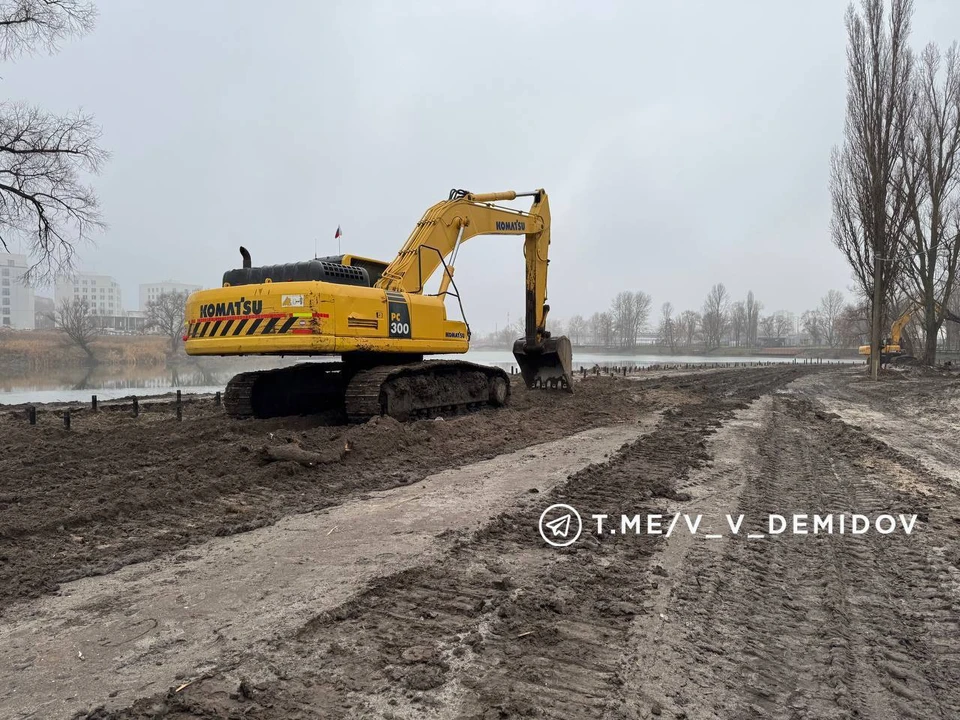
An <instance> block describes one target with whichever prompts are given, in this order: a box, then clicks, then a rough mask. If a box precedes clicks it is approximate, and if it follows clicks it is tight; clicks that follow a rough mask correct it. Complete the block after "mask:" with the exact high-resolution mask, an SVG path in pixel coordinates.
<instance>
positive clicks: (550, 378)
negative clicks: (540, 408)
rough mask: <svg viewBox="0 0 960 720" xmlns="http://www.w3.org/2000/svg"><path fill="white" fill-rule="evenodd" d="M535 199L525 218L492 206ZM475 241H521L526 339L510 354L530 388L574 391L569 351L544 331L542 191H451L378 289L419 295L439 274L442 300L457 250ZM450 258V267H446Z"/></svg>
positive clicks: (546, 233)
mask: <svg viewBox="0 0 960 720" xmlns="http://www.w3.org/2000/svg"><path fill="white" fill-rule="evenodd" d="M521 197H530V198H532V199H533V201H532V204H531V206H530V210H528V211H526V212H523V211H520V210H514V209H512V208H506V207H501V206H499V205H496V204H495V203H496V202H499V201H504V200H516V199H517V198H521ZM477 235H522V236H523V238H524V241H523V255H524V260H525V273H524V285H525V302H524V337H523V338H521V339H520V340H518V341H517V342H516V343H515V344H514V348H513V354H514V357H515V358H516V360H517V364H518V365H519V366H520V372H521V375H522V377H523V379H524V381H525V382H526V383H527V385H528V386H530V387H540V386H550V387H562V388H564V389H567V390H572V388H573V383H572V378H571V371H572V363H573V358H572V355H573V353H572V348H571V346H570V342H569V340H567V338H563V337H561V338H551V337H550V334H549V333H548V332H547V329H546V322H547V314H548V313H549V311H550V307H549V306H548V305H547V304H546V299H547V265H548V263H549V262H550V260H549V250H550V203H549V201H548V199H547V193H546V191H545V190H543V189H539V190H534V191H532V192H520V193H518V192H515V191H513V190H507V191H504V192H496V193H470V192H467V191H465V190H451V191H450V195H449V197H448V199H447V200H444V201H442V202H439V203H437V204H436V205H434V206H433V207H431V208H430V209H429V210H427V212H426V213H424V215H423V217H422V218H421V219H420V222H418V223H417V226H416V227H415V228H414V230H413V232H412V233H411V234H410V237H409V238H408V239H407V242H406V243H404V245H403V247H402V248H401V249H400V252H399V253H398V254H397V257H396V258H395V259H394V260H393V262H391V263H390V264H389V265H388V266H387V268H386V269H385V270H384V271H383V274H382V275H381V277H380V279H379V280H378V281H377V283H376V287H381V288H383V289H384V290H386V291H393V292H408V293H423V291H424V286H425V284H426V283H427V281H428V280H430V278H431V277H432V276H433V274H434V273H435V272H436V271H437V270H438V269H440V268H441V266H442V268H443V273H444V275H443V277H442V279H441V284H440V294H441V295H443V294H445V293H446V292H447V291H448V288H449V286H450V284H451V283H452V281H453V273H454V269H455V268H454V264H455V263H456V257H457V253H458V251H459V249H460V246H461V245H462V244H463V243H465V242H467V241H468V240H470V239H471V238H474V237H476V236H477ZM447 258H450V263H449V264H448V263H447V262H446V260H447Z"/></svg>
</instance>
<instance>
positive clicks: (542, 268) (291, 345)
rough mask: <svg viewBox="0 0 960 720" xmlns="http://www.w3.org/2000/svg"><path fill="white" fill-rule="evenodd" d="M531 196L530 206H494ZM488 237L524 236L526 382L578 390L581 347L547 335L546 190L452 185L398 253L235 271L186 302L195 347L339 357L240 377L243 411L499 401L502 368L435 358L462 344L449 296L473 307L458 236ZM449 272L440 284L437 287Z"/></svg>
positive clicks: (375, 411) (355, 413) (384, 410)
mask: <svg viewBox="0 0 960 720" xmlns="http://www.w3.org/2000/svg"><path fill="white" fill-rule="evenodd" d="M519 197H530V198H532V205H531V207H530V210H529V211H527V212H523V211H520V210H515V209H512V208H509V207H504V206H501V205H498V204H496V203H498V202H500V201H509V200H515V199H516V198H519ZM477 235H519V236H523V238H524V241H523V254H524V258H525V264H526V276H525V286H526V287H525V289H526V302H525V311H526V314H525V335H524V337H522V338H520V339H518V340H517V341H516V342H515V343H514V346H513V354H514V357H515V358H516V360H517V364H518V365H519V367H520V373H521V376H522V378H523V380H524V382H525V383H526V384H527V386H528V387H535V388H554V389H563V390H567V391H572V387H573V384H572V377H571V366H572V349H571V345H570V341H569V340H568V339H567V338H566V337H563V336H561V337H556V338H554V337H551V336H550V333H549V332H548V331H547V327H546V322H547V313H548V311H549V306H548V305H547V304H546V298H547V264H548V262H549V260H548V250H549V246H550V206H549V202H548V199H547V193H546V192H545V191H544V190H535V191H533V192H526V193H523V192H521V193H518V192H514V191H507V192H498V193H486V194H478V193H471V192H467V191H464V190H451V191H450V195H449V197H448V198H447V199H446V200H444V201H442V202H439V203H437V204H436V205H434V206H433V207H431V208H430V209H428V210H427V212H426V213H425V214H424V215H423V217H422V218H421V220H420V222H418V223H417V225H416V227H415V228H414V230H413V232H412V233H411V234H410V237H409V238H408V239H407V242H406V243H405V244H404V245H403V247H402V248H401V249H400V252H399V253H398V254H397V256H396V257H395V258H394V259H393V260H392V261H391V262H389V263H387V262H383V261H380V260H374V259H371V258H364V257H360V256H356V255H349V254H348V255H340V256H333V257H326V258H316V259H314V260H310V261H306V262H298V263H292V264H286V265H270V266H260V267H255V266H253V263H252V261H251V257H250V253H249V252H248V251H247V250H246V249H245V248H242V247H241V248H240V253H241V256H242V258H243V267H241V268H237V269H233V270H228V271H227V272H225V273H224V275H223V285H222V287H219V288H215V289H210V290H200V291H198V292H195V293H193V294H192V295H190V297H189V298H188V299H187V305H186V318H187V330H186V334H185V335H184V341H185V344H186V351H187V354H189V355H305V356H324V355H326V356H329V355H339V356H340V362H309V363H301V364H298V365H294V366H292V367H287V368H279V369H274V370H261V371H254V372H245V373H241V374H239V375H237V376H235V377H234V378H232V379H231V380H230V382H229V383H228V384H227V388H226V391H225V393H224V396H223V402H224V407H225V408H226V410H227V412H228V413H229V414H230V415H232V416H234V417H278V416H284V415H297V414H309V413H317V412H323V411H326V410H341V409H342V412H343V413H344V414H345V415H346V419H347V420H348V421H350V422H363V421H365V420H367V419H369V418H371V417H374V416H377V415H390V416H393V417H396V418H398V419H401V420H404V419H408V418H413V417H419V416H426V415H435V414H438V413H449V412H457V411H460V410H465V409H473V408H478V407H482V406H487V405H493V406H501V405H504V404H506V403H507V401H508V398H509V395H510V378H509V375H507V373H506V372H504V371H503V370H502V369H500V368H494V367H488V366H485V365H478V364H476V363H471V362H465V361H461V360H424V355H441V354H455V353H464V352H466V351H467V350H468V348H469V343H470V328H469V325H468V324H467V323H466V320H465V319H464V320H462V321H461V320H453V319H450V318H448V317H447V310H446V305H445V300H446V298H447V297H448V296H450V297H453V298H455V299H456V300H457V302H458V304H459V306H460V314H461V317H463V305H462V303H461V301H460V296H459V293H458V292H457V289H456V283H455V282H454V279H453V278H454V264H455V263H456V258H457V253H458V252H459V249H460V246H461V245H462V244H463V243H464V242H466V241H467V240H469V239H470V238H472V237H475V236H477ZM437 271H441V272H442V275H441V277H440V282H439V288H438V291H437V292H436V293H430V294H428V293H427V292H426V291H425V286H426V285H427V283H428V281H430V279H431V278H432V277H433V276H434V274H435V273H436V272H437Z"/></svg>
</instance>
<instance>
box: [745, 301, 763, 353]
mask: <svg viewBox="0 0 960 720" xmlns="http://www.w3.org/2000/svg"><path fill="white" fill-rule="evenodd" d="M746 310H747V329H746V332H747V345H749V346H751V347H755V346H756V345H757V336H758V335H759V330H760V313H761V311H762V310H763V303H761V302H758V301H757V299H756V298H755V297H754V296H753V290H750V291H749V292H748V293H747V305H746Z"/></svg>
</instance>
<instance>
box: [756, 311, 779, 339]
mask: <svg viewBox="0 0 960 720" xmlns="http://www.w3.org/2000/svg"><path fill="white" fill-rule="evenodd" d="M759 325H760V332H761V333H763V336H764V337H766V338H772V337H773V336H774V334H775V333H776V325H777V320H776V316H775V315H766V316H764V317H762V318H760V323H759Z"/></svg>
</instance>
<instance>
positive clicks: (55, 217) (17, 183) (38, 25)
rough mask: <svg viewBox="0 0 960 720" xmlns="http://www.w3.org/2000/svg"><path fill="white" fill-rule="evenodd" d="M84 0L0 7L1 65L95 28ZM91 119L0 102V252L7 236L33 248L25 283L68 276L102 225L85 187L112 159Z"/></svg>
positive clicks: (8, 0)
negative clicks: (87, 179) (88, 177)
mask: <svg viewBox="0 0 960 720" xmlns="http://www.w3.org/2000/svg"><path fill="white" fill-rule="evenodd" d="M95 19H96V10H95V8H94V6H93V5H92V4H91V3H89V2H83V1H82V0H0V59H2V60H8V59H11V58H14V57H17V56H18V55H21V54H24V53H29V52H34V51H36V50H39V49H45V50H48V51H50V52H53V51H55V50H56V49H57V47H58V43H59V41H61V40H63V39H65V38H67V37H72V36H81V35H85V34H86V33H88V32H89V31H90V30H91V29H92V28H93V23H94V20H95ZM99 139H100V129H99V128H98V127H97V126H96V124H95V123H94V122H93V119H92V118H91V117H90V116H89V115H85V114H83V113H80V112H78V113H75V114H73V115H67V116H64V117H60V116H57V115H54V114H52V113H49V112H46V111H44V110H41V109H38V108H35V107H31V106H29V105H26V104H24V103H18V102H12V101H3V102H0V246H3V248H4V249H6V250H8V251H9V247H8V245H7V242H6V239H5V237H6V236H7V235H8V234H9V233H13V234H16V235H20V236H23V237H24V238H26V239H27V240H28V241H29V247H30V255H31V258H32V260H33V264H32V266H31V268H30V270H29V271H28V273H27V279H28V280H32V281H46V280H49V279H50V278H51V277H52V276H53V275H56V274H60V273H63V272H65V271H67V270H69V269H70V267H71V265H72V262H73V257H74V253H75V252H76V248H77V245H78V244H79V243H82V242H84V241H86V240H88V239H89V237H90V235H91V233H92V232H93V231H94V230H97V229H99V228H101V227H102V226H103V224H102V222H101V220H100V213H99V205H98V201H97V196H96V194H95V193H94V192H93V190H92V189H91V188H90V187H89V186H87V185H86V184H85V183H84V182H83V178H82V176H83V175H84V174H90V173H92V174H95V173H97V172H99V170H100V167H101V165H102V163H103V161H104V160H105V159H106V157H107V154H106V153H105V152H104V151H103V150H101V149H100V148H99V147H98V145H97V142H98V140H99Z"/></svg>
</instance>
